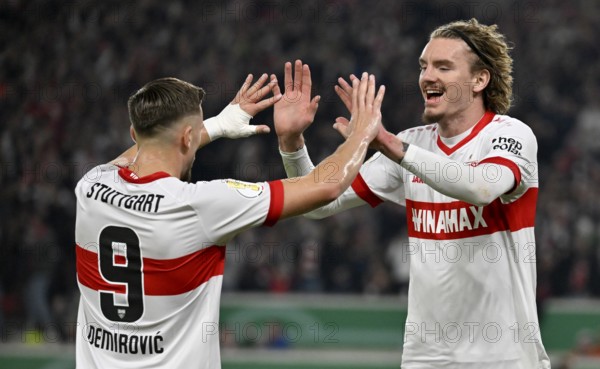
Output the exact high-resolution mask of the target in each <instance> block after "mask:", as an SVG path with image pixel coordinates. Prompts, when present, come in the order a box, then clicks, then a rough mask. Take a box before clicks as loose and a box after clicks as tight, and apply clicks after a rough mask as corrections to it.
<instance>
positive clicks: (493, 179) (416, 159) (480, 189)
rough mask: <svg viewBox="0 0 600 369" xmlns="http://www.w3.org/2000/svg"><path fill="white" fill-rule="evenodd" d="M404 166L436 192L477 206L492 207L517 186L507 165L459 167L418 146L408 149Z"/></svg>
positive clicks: (467, 165)
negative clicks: (492, 204) (488, 205)
mask: <svg viewBox="0 0 600 369" xmlns="http://www.w3.org/2000/svg"><path fill="white" fill-rule="evenodd" d="M401 165H402V167H403V168H404V169H406V170H408V171H409V172H411V173H413V174H415V175H416V176H417V177H419V178H421V179H422V180H423V181H424V182H425V183H427V184H428V185H429V186H430V187H432V188H433V189H435V190H436V191H437V192H439V193H442V194H444V195H446V196H449V197H452V198H455V199H457V200H462V201H465V202H468V203H469V204H474V205H487V204H489V203H490V202H492V201H493V200H495V199H496V198H498V197H499V196H501V195H503V194H505V193H506V192H508V191H509V190H510V189H511V188H512V187H513V185H514V183H515V177H514V175H513V173H512V171H511V170H510V169H509V168H508V167H506V166H504V165H498V164H482V165H478V166H472V165H470V164H468V163H463V164H461V165H457V162H456V161H455V160H452V159H450V158H448V157H446V156H441V155H439V154H435V153H433V152H431V151H428V150H424V149H421V148H419V147H417V146H415V145H411V146H409V148H408V150H407V152H406V154H405V156H404V159H403V160H402V163H401ZM444 177H445V178H444Z"/></svg>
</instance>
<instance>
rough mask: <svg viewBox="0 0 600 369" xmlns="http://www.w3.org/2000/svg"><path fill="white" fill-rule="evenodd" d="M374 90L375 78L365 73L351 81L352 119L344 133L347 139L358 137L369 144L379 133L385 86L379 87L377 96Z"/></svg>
mask: <svg viewBox="0 0 600 369" xmlns="http://www.w3.org/2000/svg"><path fill="white" fill-rule="evenodd" d="M375 90H376V86H375V76H374V75H372V74H371V75H369V74H367V73H366V72H365V73H363V74H362V76H361V78H360V80H359V79H358V78H357V79H353V80H352V118H351V119H350V121H349V123H348V125H347V127H346V131H345V132H346V133H347V135H348V137H350V136H353V135H360V136H362V137H364V138H366V139H367V140H368V141H369V142H371V141H373V139H375V137H376V136H377V134H378V133H379V129H380V126H381V103H382V102H383V97H384V95H385V86H379V89H378V91H377V95H376V94H375Z"/></svg>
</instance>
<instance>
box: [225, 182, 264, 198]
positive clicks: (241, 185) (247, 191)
mask: <svg viewBox="0 0 600 369" xmlns="http://www.w3.org/2000/svg"><path fill="white" fill-rule="evenodd" d="M227 187H229V188H231V189H233V190H235V191H236V192H237V193H239V194H240V195H242V196H243V197H246V198H248V199H252V198H255V197H258V196H260V195H261V194H262V193H263V191H264V185H262V184H258V183H250V182H242V181H235V180H232V179H228V180H227Z"/></svg>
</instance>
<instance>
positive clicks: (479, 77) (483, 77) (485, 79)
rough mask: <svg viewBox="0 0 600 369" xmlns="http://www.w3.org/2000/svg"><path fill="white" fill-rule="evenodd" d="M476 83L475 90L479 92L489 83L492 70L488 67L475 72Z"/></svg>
mask: <svg viewBox="0 0 600 369" xmlns="http://www.w3.org/2000/svg"><path fill="white" fill-rule="evenodd" d="M474 77H475V84H474V85H473V92H475V93H479V92H481V91H483V90H484V89H485V88H486V87H487V85H488V84H489V83H490V78H491V75H490V71H489V70H487V69H482V70H480V71H477V72H475V75H474Z"/></svg>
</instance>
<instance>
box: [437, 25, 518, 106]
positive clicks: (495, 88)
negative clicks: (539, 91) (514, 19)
mask: <svg viewBox="0 0 600 369" xmlns="http://www.w3.org/2000/svg"><path fill="white" fill-rule="evenodd" d="M434 38H454V39H462V40H463V41H465V43H467V45H469V47H470V48H471V51H472V52H473V53H474V54H475V55H476V56H477V58H476V60H475V62H474V63H473V64H472V65H471V71H473V72H475V71H479V70H483V69H487V70H488V71H489V72H490V82H489V84H488V85H487V87H486V88H485V90H484V94H483V101H484V104H485V108H486V109H487V110H491V111H493V112H494V113H497V114H505V113H506V112H508V110H509V109H510V106H511V103H512V85H513V77H512V63H513V60H512V58H511V57H510V55H509V51H510V50H511V49H512V47H510V46H509V45H508V44H507V43H506V39H505V37H504V35H502V34H501V33H500V32H498V26H496V25H495V24H494V25H491V26H486V25H484V24H481V23H479V22H478V21H477V19H475V18H472V19H470V20H468V21H456V22H452V23H448V24H446V25H443V26H441V27H438V28H437V29H435V30H434V31H433V32H431V35H430V36H429V39H434Z"/></svg>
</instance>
